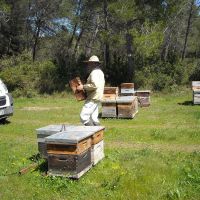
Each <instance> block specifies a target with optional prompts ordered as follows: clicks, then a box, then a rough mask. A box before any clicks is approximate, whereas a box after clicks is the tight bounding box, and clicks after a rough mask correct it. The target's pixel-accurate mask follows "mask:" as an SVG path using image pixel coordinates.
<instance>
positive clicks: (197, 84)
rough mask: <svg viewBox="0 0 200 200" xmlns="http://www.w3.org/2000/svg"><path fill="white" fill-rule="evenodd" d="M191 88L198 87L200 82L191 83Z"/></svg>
mask: <svg viewBox="0 0 200 200" xmlns="http://www.w3.org/2000/svg"><path fill="white" fill-rule="evenodd" d="M192 86H194V87H200V81H192Z"/></svg>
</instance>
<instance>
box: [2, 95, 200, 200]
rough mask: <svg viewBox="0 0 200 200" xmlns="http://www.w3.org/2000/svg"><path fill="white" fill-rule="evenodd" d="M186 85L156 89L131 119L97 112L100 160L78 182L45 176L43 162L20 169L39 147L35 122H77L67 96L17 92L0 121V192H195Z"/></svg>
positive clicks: (199, 121)
mask: <svg viewBox="0 0 200 200" xmlns="http://www.w3.org/2000/svg"><path fill="white" fill-rule="evenodd" d="M191 99H192V97H191V91H184V92H179V94H160V93H157V94H154V95H153V96H152V105H151V106H150V107H149V108H140V109H139V113H138V114H137V116H136V118H135V119H133V120H122V119H120V120H118V119H101V123H102V124H103V125H104V126H105V127H106V132H105V137H104V138H105V155H106V157H105V159H104V160H103V161H102V162H100V163H99V164H98V165H96V166H95V167H93V168H92V169H91V170H90V171H89V172H88V173H87V174H86V175H84V176H83V177H82V178H81V179H80V180H79V181H73V180H69V179H67V178H58V177H57V178H54V177H47V176H43V173H44V171H45V163H44V162H43V161H40V166H39V168H37V169H36V170H34V171H31V172H29V173H27V174H25V175H22V176H19V175H18V172H19V170H20V169H21V168H23V167H25V166H28V165H29V164H30V163H32V162H33V161H32V160H33V155H35V154H37V141H36V132H35V129H36V128H39V127H42V126H46V125H49V124H62V123H68V124H79V112H80V110H81V106H82V102H76V101H75V100H74V99H73V98H72V97H71V96H67V97H65V98H62V97H58V96H57V97H56V96H52V97H46V98H44V97H40V98H39V97H38V98H32V99H26V98H19V99H15V113H14V116H13V117H11V118H10V119H9V121H10V123H8V124H4V125H0V153H1V154H0V199H3V200H4V199H5V200H7V199H8V200H10V199H16V200H18V199H23V200H24V199H52V200H53V199H57V200H61V199H73V200H74V199H77V200H81V199H87V200H90V199H91V200H93V199H95V200H97V199H98V200H99V199H106V200H107V199H123V200H126V199H131V200H132V199H138V200H143V199H145V200H146V199H147V200H149V199H150V200H151V199H152V200H155V199H166V200H169V199H185V200H192V199H193V200H198V199H200V167H199V166H200V153H199V152H200V129H199V128H200V106H193V105H191V102H190V101H191Z"/></svg>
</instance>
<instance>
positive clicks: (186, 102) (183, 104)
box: [178, 101, 194, 106]
mask: <svg viewBox="0 0 200 200" xmlns="http://www.w3.org/2000/svg"><path fill="white" fill-rule="evenodd" d="M178 105H182V106H193V105H194V104H193V102H192V101H184V102H182V103H178Z"/></svg>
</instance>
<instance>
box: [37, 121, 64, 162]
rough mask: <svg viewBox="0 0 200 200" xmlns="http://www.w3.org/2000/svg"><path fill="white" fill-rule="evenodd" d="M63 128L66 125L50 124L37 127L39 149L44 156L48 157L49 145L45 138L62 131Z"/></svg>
mask: <svg viewBox="0 0 200 200" xmlns="http://www.w3.org/2000/svg"><path fill="white" fill-rule="evenodd" d="M63 130H65V125H49V126H45V127H42V128H39V129H36V132H37V141H38V151H39V153H40V155H41V157H42V158H45V159H47V146H46V143H45V138H46V137H48V136H50V135H53V134H55V133H58V132H61V131H63Z"/></svg>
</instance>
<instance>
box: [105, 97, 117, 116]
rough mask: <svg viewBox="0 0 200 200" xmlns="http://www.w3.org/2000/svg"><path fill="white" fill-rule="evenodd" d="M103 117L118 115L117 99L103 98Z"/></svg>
mask: <svg viewBox="0 0 200 200" xmlns="http://www.w3.org/2000/svg"><path fill="white" fill-rule="evenodd" d="M101 103H102V117H103V118H106V117H107V118H113V117H114V118H116V117H117V104H116V99H104V100H102V102H101Z"/></svg>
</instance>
